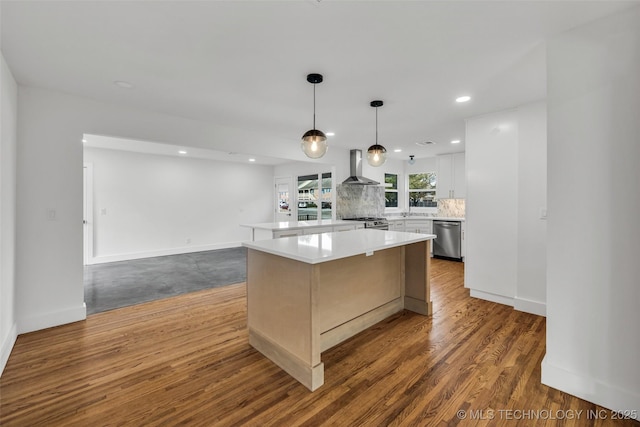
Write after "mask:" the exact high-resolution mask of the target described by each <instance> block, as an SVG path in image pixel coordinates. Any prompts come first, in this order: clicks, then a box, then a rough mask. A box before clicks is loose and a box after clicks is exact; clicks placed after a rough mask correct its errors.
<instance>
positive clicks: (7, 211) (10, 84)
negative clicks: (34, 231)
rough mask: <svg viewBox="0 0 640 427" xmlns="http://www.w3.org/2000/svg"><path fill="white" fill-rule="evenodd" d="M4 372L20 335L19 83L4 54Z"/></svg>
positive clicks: (0, 276) (0, 225) (0, 339)
mask: <svg viewBox="0 0 640 427" xmlns="http://www.w3.org/2000/svg"><path fill="white" fill-rule="evenodd" d="M0 58H1V63H0V98H1V99H0V102H1V103H0V375H1V374H2V371H3V370H4V367H5V365H6V363H7V359H9V354H10V353H11V349H12V348H13V344H14V343H15V340H16V337H17V326H16V325H17V324H16V311H15V290H16V281H15V245H16V234H15V220H16V219H15V218H16V168H15V165H16V144H17V136H16V127H17V112H18V107H17V100H18V86H17V85H16V82H15V80H14V78H13V76H12V74H11V71H10V70H9V67H8V66H7V63H6V62H5V60H4V56H0Z"/></svg>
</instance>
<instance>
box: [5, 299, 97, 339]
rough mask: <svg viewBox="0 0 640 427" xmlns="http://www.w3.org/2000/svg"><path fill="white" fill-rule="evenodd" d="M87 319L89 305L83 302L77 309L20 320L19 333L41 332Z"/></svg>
mask: <svg viewBox="0 0 640 427" xmlns="http://www.w3.org/2000/svg"><path fill="white" fill-rule="evenodd" d="M86 318H87V305H86V304H85V303H84V302H83V303H82V305H80V306H77V307H73V308H68V309H65V310H59V311H54V312H50V313H44V314H38V315H36V316H29V317H24V318H22V319H18V332H19V333H21V334H26V333H27V332H33V331H39V330H40V329H46V328H52V327H54V326H60V325H64V324H66V323H73V322H78V321H80V320H85V319H86Z"/></svg>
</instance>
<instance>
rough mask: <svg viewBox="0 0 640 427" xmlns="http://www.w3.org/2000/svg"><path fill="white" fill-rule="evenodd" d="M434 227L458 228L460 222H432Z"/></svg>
mask: <svg viewBox="0 0 640 427" xmlns="http://www.w3.org/2000/svg"><path fill="white" fill-rule="evenodd" d="M433 223H434V225H435V224H437V225H440V226H449V227H460V222H459V221H455V222H449V221H434V222H433Z"/></svg>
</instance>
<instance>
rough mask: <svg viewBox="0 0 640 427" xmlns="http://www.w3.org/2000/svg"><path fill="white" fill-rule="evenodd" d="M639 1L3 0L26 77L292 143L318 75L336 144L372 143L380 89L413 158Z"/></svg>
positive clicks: (8, 38)
mask: <svg viewBox="0 0 640 427" xmlns="http://www.w3.org/2000/svg"><path fill="white" fill-rule="evenodd" d="M638 4H639V3H638V2H616V1H593V2H582V1H509V2H507V1H480V0H476V1H446V2H445V1H399V0H393V1H366V2H365V1H341V0H333V1H332V0H324V1H318V0H290V1H266V0H262V1H243V0H235V1H198V2H192V1H87V0H84V1H65V2H61V1H42V2H39V1H2V3H1V8H2V9H1V18H2V34H1V37H2V51H3V54H4V56H5V59H6V60H7V62H8V64H9V66H10V68H11V70H12V72H13V74H14V77H15V79H16V80H17V81H18V83H20V84H22V85H27V86H36V87H42V88H49V89H53V90H58V91H61V92H65V93H70V94H75V95H78V96H82V97H87V98H91V99H95V100H99V101H103V102H108V103H113V104H118V105H126V106H129V107H133V108H139V109H144V110H152V111H156V112H161V113H166V114H170V115H174V116H179V117H184V118H190V119H195V120H201V121H206V122H210V123H214V124H219V125H223V126H226V127H231V128H236V129H239V130H240V129H245V130H246V129H248V130H252V131H259V132H261V134H263V135H264V140H262V141H260V143H261V144H264V143H265V141H267V142H268V141H269V140H278V141H288V140H290V141H291V142H292V150H299V148H298V146H299V144H298V142H299V140H300V137H301V136H302V134H303V133H304V132H305V131H306V130H308V129H310V128H311V127H312V116H313V85H311V84H310V83H308V82H307V81H306V75H307V74H308V73H321V74H323V75H324V82H323V83H321V84H319V85H318V86H317V87H316V96H317V104H316V105H317V127H318V128H319V129H322V130H323V131H325V132H335V136H333V137H330V140H329V142H330V146H338V147H343V148H346V149H351V148H361V149H366V148H367V147H368V146H369V145H372V144H373V143H374V141H375V110H374V108H372V107H370V106H369V103H370V102H371V101H372V100H374V99H381V100H383V101H384V106H383V107H380V108H379V110H378V132H379V143H381V144H382V145H384V146H385V147H386V148H387V150H388V151H389V152H390V154H389V156H390V157H391V158H394V157H395V158H399V159H406V158H408V156H409V155H410V154H413V155H415V156H416V157H418V158H420V157H429V156H433V155H436V154H441V153H446V152H456V151H464V119H465V118H467V117H472V116H476V115H480V114H484V113H488V112H492V111H497V110H501V109H505V108H510V107H515V106H517V105H521V104H524V103H527V102H532V101H536V100H540V99H544V98H545V97H546V66H545V45H544V42H545V40H547V39H549V38H550V37H553V36H554V35H555V34H558V33H560V32H563V31H566V30H568V29H570V28H572V27H575V26H578V25H581V24H584V23H587V22H589V21H592V20H594V19H597V18H599V17H602V16H606V15H609V14H612V13H615V12H617V11H619V10H623V9H625V8H628V7H632V6H634V5H638ZM115 81H124V82H128V83H131V84H132V85H133V87H132V88H128V89H127V88H122V87H119V86H118V85H116V84H114V82H115ZM460 95H470V96H471V97H472V99H471V101H469V102H467V103H464V104H459V103H456V102H455V98H456V97H458V96H460ZM454 139H457V140H461V143H460V144H455V145H454V144H451V143H450V141H451V140H454ZM425 141H432V142H435V143H436V144H433V145H428V146H418V145H416V143H421V142H425ZM212 144H214V143H212ZM210 148H212V149H215V148H216V147H215V146H212V147H210ZM394 149H401V150H402V152H400V153H394V152H393V150H394Z"/></svg>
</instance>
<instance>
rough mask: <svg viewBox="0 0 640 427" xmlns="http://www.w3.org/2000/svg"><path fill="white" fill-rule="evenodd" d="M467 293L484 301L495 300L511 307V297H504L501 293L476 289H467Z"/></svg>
mask: <svg viewBox="0 0 640 427" xmlns="http://www.w3.org/2000/svg"><path fill="white" fill-rule="evenodd" d="M469 295H470V296H472V297H473V298H479V299H483V300H486V301H491V302H497V303H498V304H504V305H508V306H511V307H513V298H511V297H505V296H502V295H496V294H492V293H489V292H484V291H479V290H477V289H469Z"/></svg>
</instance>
